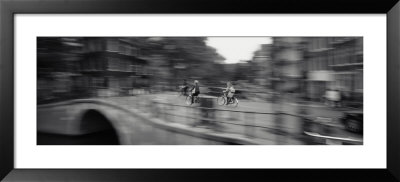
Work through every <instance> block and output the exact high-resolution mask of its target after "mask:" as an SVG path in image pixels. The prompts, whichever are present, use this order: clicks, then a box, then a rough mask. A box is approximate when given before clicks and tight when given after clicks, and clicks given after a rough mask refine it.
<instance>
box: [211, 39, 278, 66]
mask: <svg viewBox="0 0 400 182" xmlns="http://www.w3.org/2000/svg"><path fill="white" fill-rule="evenodd" d="M271 43H272V39H271V38H270V37H208V40H207V44H208V45H209V46H212V47H214V48H216V49H217V51H218V53H219V54H221V55H222V56H224V57H225V59H226V60H225V63H237V62H239V61H240V60H250V59H251V58H252V57H253V53H254V51H256V50H258V49H259V48H260V47H261V44H271Z"/></svg>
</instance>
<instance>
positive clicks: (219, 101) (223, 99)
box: [217, 96, 226, 106]
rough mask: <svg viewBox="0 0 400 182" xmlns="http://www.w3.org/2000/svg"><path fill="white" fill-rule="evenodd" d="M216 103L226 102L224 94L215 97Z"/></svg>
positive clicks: (222, 103)
mask: <svg viewBox="0 0 400 182" xmlns="http://www.w3.org/2000/svg"><path fill="white" fill-rule="evenodd" d="M217 103H218V105H220V106H222V105H224V104H225V103H226V99H225V97H224V96H219V97H218V98H217Z"/></svg>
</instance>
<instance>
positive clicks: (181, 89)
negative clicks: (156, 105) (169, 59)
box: [178, 85, 189, 96]
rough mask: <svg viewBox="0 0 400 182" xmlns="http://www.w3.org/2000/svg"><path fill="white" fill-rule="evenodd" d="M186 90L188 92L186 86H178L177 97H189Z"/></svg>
mask: <svg viewBox="0 0 400 182" xmlns="http://www.w3.org/2000/svg"><path fill="white" fill-rule="evenodd" d="M188 90H189V87H188V86H184V85H181V86H178V96H188V95H189V94H188Z"/></svg>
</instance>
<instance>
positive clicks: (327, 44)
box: [36, 36, 363, 145]
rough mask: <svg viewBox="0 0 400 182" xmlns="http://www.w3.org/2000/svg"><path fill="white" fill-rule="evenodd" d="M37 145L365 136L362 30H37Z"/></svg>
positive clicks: (338, 140) (293, 141)
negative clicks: (187, 33) (53, 33)
mask: <svg viewBox="0 0 400 182" xmlns="http://www.w3.org/2000/svg"><path fill="white" fill-rule="evenodd" d="M36 69H37V140H36V141H37V145H363V37H335V36H331V37H291V36H288V37H268V36H265V37H252V36H249V37H246V36H243V37H241V36H239V37H222V36H221V37H37V68H36Z"/></svg>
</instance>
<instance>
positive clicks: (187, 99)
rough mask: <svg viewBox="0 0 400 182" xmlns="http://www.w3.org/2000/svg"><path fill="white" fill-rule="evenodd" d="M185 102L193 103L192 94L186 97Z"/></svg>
mask: <svg viewBox="0 0 400 182" xmlns="http://www.w3.org/2000/svg"><path fill="white" fill-rule="evenodd" d="M185 103H186V104H187V105H192V104H193V103H192V96H190V95H189V96H187V97H186V100H185Z"/></svg>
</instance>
